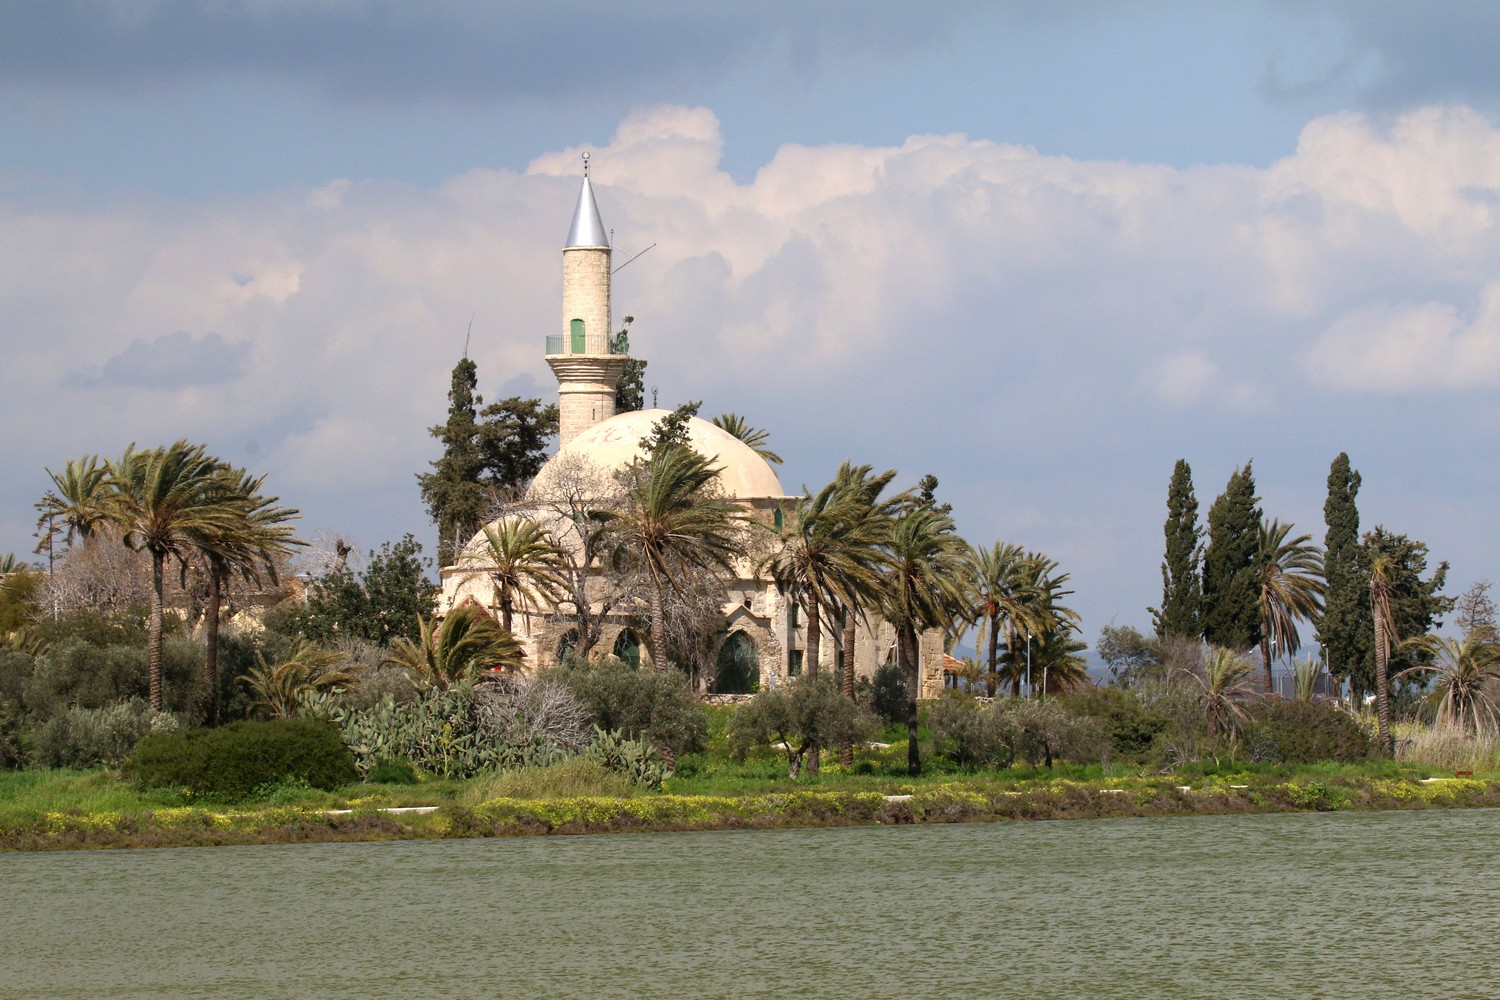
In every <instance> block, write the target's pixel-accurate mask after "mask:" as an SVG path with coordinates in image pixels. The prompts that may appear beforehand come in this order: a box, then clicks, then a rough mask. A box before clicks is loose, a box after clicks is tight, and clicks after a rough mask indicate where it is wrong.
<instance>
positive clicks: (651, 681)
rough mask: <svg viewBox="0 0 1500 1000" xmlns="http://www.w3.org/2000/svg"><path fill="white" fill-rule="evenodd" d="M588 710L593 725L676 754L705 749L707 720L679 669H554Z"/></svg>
mask: <svg viewBox="0 0 1500 1000" xmlns="http://www.w3.org/2000/svg"><path fill="white" fill-rule="evenodd" d="M547 676H549V677H552V676H555V677H556V678H557V679H558V680H560V681H561V682H562V683H563V684H565V685H567V687H568V689H569V690H571V691H572V692H573V693H574V694H575V695H577V696H578V699H579V700H580V701H582V702H583V704H584V707H585V708H587V709H588V712H589V715H590V716H591V717H592V719H593V722H594V725H596V726H598V727H599V728H600V729H604V730H610V731H617V732H619V733H621V734H623V735H625V736H627V737H629V738H631V739H637V740H642V739H643V740H647V741H649V742H651V743H654V744H656V745H657V746H662V747H667V748H668V749H670V750H671V752H672V755H673V756H676V755H678V754H684V753H691V752H693V751H695V750H701V749H702V748H703V745H704V740H705V737H706V735H707V731H708V716H707V714H706V713H705V712H704V711H703V706H702V705H700V704H699V703H698V698H697V696H696V695H694V694H693V690H692V688H691V687H690V686H689V685H688V679H687V676H686V675H685V674H683V673H682V672H681V671H678V670H632V669H630V667H629V666H628V665H626V664H624V663H620V662H618V661H615V662H612V663H600V664H597V665H593V666H568V667H560V668H558V669H557V670H555V671H550V672H549V673H548V674H547Z"/></svg>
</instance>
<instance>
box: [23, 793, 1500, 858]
mask: <svg viewBox="0 0 1500 1000" xmlns="http://www.w3.org/2000/svg"><path fill="white" fill-rule="evenodd" d="M1178 781H1180V779H1178V778H1170V777H1169V778H1162V779H1154V778H1153V779H1129V780H1123V781H1122V780H1120V779H1115V780H1112V781H1109V782H1108V784H1109V785H1110V787H1102V785H1103V784H1104V783H1103V782H1078V781H1068V780H1057V781H1038V782H1035V783H1033V784H1031V785H1030V786H1029V787H1022V788H1018V789H1014V790H1011V789H995V788H994V787H992V786H985V785H979V784H976V783H966V782H963V781H953V782H946V783H942V784H937V785H929V786H925V787H922V788H916V789H913V790H912V791H911V792H910V793H903V794H898V795H888V794H885V793H882V792H874V791H814V790H806V791H803V790H794V791H787V792H773V793H761V794H754V795H741V796H714V795H678V794H659V795H644V796H638V797H622V798H616V797H595V796H580V797H573V798H558V799H506V798H501V799H493V800H490V801H488V802H484V803H481V804H479V805H473V806H465V805H455V804H451V803H450V804H442V805H436V806H434V807H415V808H412V807H405V808H401V809H399V810H397V809H389V808H376V807H370V808H359V809H352V810H330V809H323V808H311V807H285V806H283V807H274V808H269V809H259V810H236V809H233V808H230V807H225V808H214V807H208V806H183V807H177V808H169V809H156V810H142V811H139V812H99V813H86V812H83V811H82V810H63V811H58V812H44V813H40V814H37V815H34V816H27V817H17V818H14V819H10V820H7V821H4V822H3V823H0V851H4V852H12V851H17V852H19V851H28V852H29V851H66V850H97V849H136V848H152V847H213V846H230V845H246V844H302V843H332V842H353V843H357V842H368V841H383V840H441V839H464V838H479V837H525V836H553V835H563V836H568V835H578V834H597V833H671V832H680V831H689V830H742V829H792V828H807V827H839V826H880V825H891V824H911V823H971V822H1028V821H1039V820H1071V819H1120V818H1144V817H1152V816H1221V815H1235V814H1250V813H1289V812H1331V811H1375V810H1395V809H1472V808H1496V807H1500V781H1490V780H1484V779H1478V780H1476V779H1472V778H1446V779H1440V780H1430V779H1429V780H1425V781H1424V780H1422V779H1417V778H1363V779H1360V778H1347V777H1342V776H1330V777H1328V778H1326V779H1320V780H1291V781H1261V782H1252V783H1249V784H1235V785H1230V784H1228V783H1225V782H1221V781H1218V780H1214V779H1206V780H1199V781H1197V782H1195V783H1193V784H1190V785H1181V784H1178V783H1177V782H1178Z"/></svg>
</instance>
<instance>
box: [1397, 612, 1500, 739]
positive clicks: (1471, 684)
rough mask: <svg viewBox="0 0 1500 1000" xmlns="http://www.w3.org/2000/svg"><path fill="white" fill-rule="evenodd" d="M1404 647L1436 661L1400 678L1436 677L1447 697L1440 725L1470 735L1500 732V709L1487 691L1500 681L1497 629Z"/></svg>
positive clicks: (1440, 710) (1430, 638)
mask: <svg viewBox="0 0 1500 1000" xmlns="http://www.w3.org/2000/svg"><path fill="white" fill-rule="evenodd" d="M1403 645H1407V646H1415V647H1417V648H1418V649H1420V650H1422V651H1424V652H1427V653H1430V654H1432V655H1433V657H1435V662H1433V663H1430V664H1423V665H1421V666H1416V667H1411V668H1409V669H1407V670H1403V671H1401V672H1400V673H1399V674H1397V675H1396V676H1397V677H1405V676H1407V675H1409V674H1424V673H1425V674H1434V675H1436V677H1437V690H1438V691H1441V692H1442V694H1443V700H1442V703H1441V705H1440V707H1439V708H1438V721H1439V722H1446V723H1451V724H1453V725H1456V726H1458V727H1459V728H1460V729H1462V730H1463V731H1464V732H1467V733H1475V734H1477V733H1480V732H1491V733H1493V732H1495V731H1496V730H1497V729H1500V709H1497V706H1496V704H1495V700H1494V698H1492V697H1491V696H1490V693H1489V691H1487V690H1486V688H1488V687H1490V686H1491V682H1492V681H1496V680H1500V640H1497V637H1496V635H1495V632H1494V630H1493V629H1491V628H1489V627H1487V626H1483V627H1480V628H1476V629H1473V630H1471V631H1469V632H1468V633H1467V634H1465V635H1464V637H1463V638H1462V639H1451V638H1448V637H1447V636H1443V637H1438V636H1435V635H1422V636H1417V637H1416V638H1415V639H1412V640H1409V641H1408V642H1406V643H1404V644H1403Z"/></svg>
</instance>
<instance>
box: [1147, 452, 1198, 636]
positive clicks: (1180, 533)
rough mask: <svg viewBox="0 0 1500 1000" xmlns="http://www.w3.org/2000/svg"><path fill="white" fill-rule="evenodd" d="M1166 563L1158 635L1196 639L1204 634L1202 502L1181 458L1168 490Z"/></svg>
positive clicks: (1155, 613)
mask: <svg viewBox="0 0 1500 1000" xmlns="http://www.w3.org/2000/svg"><path fill="white" fill-rule="evenodd" d="M1164 529H1165V532H1166V536H1167V552H1166V561H1165V562H1163V563H1162V564H1161V610H1160V611H1156V610H1154V609H1153V611H1152V618H1153V619H1155V622H1156V634H1157V636H1158V637H1159V638H1162V639H1165V638H1167V637H1168V636H1183V637H1185V638H1190V639H1196V638H1198V637H1199V636H1201V635H1202V634H1203V622H1202V604H1203V578H1202V576H1201V574H1200V573H1199V569H1198V566H1199V563H1200V561H1201V560H1202V557H1203V549H1202V546H1200V545H1199V544H1198V543H1199V539H1200V538H1202V536H1203V531H1202V529H1200V528H1199V527H1198V498H1197V496H1195V495H1194V494H1193V469H1192V467H1191V466H1190V465H1188V463H1187V459H1184V458H1179V459H1178V460H1177V466H1176V468H1174V469H1173V470H1172V482H1171V484H1170V485H1169V486H1168V487H1167V523H1166V524H1165V525H1164Z"/></svg>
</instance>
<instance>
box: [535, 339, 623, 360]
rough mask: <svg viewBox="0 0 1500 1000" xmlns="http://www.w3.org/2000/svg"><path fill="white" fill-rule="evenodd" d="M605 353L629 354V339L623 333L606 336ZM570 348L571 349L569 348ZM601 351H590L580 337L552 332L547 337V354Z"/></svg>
mask: <svg viewBox="0 0 1500 1000" xmlns="http://www.w3.org/2000/svg"><path fill="white" fill-rule="evenodd" d="M604 346H605V348H606V350H605V351H603V352H602V353H605V354H622V355H624V354H629V353H630V340H629V338H628V337H626V336H625V335H624V334H623V333H622V334H619V335H617V336H614V337H609V338H606V340H605V345H604ZM570 348H571V349H570ZM598 353H601V352H597V351H590V350H588V349H587V347H586V345H585V344H584V343H583V342H582V338H580V337H571V338H570V337H568V336H567V335H566V334H561V333H559V334H553V335H550V336H548V337H547V356H548V357H552V356H554V355H558V354H598Z"/></svg>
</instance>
